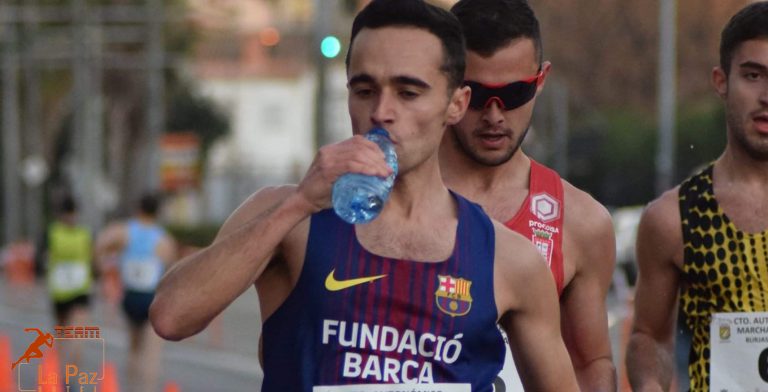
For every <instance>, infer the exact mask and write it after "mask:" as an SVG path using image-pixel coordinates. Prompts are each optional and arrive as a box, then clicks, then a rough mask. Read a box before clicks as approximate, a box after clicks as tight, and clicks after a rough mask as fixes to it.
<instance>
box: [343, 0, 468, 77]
mask: <svg viewBox="0 0 768 392" xmlns="http://www.w3.org/2000/svg"><path fill="white" fill-rule="evenodd" d="M392 26H401V27H415V28H419V29H424V30H427V31H428V32H430V33H432V34H433V35H435V36H436V37H437V38H438V39H440V42H441V43H442V46H443V64H442V66H441V67H440V70H441V71H442V72H443V73H445V74H446V75H447V76H448V88H449V89H454V88H457V87H459V86H460V85H461V83H462V82H463V80H464V68H465V64H466V63H465V60H464V56H465V55H466V49H465V43H464V42H465V41H464V35H463V34H462V32H461V25H460V24H459V21H458V20H457V19H456V17H455V16H453V15H452V14H451V13H450V12H448V11H446V10H444V9H442V8H439V7H436V6H433V5H431V4H428V3H426V2H424V1H423V0H373V1H371V2H370V3H369V4H368V5H367V6H366V7H365V8H363V10H362V11H360V13H358V14H357V16H355V20H354V22H353V23H352V34H351V36H350V38H349V49H348V50H347V57H346V65H347V69H349V60H350V55H351V53H352V44H353V43H354V42H355V37H357V34H358V33H359V32H360V30H362V29H364V28H369V29H376V28H382V27H392Z"/></svg>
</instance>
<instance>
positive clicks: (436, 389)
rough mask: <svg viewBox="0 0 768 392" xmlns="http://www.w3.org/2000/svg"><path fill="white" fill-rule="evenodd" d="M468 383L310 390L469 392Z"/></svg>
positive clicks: (338, 391)
mask: <svg viewBox="0 0 768 392" xmlns="http://www.w3.org/2000/svg"><path fill="white" fill-rule="evenodd" d="M470 387H471V385H470V384H445V383H443V384H360V385H330V386H319V387H314V388H312V392H471V391H472V389H471V388H470Z"/></svg>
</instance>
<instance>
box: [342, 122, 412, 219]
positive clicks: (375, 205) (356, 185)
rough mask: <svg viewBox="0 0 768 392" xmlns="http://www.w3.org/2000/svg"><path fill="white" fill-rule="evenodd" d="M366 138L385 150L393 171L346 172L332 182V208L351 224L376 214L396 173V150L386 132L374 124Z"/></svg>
mask: <svg viewBox="0 0 768 392" xmlns="http://www.w3.org/2000/svg"><path fill="white" fill-rule="evenodd" d="M365 138H366V139H368V140H370V141H372V142H374V143H376V144H378V145H379V148H381V151H384V155H385V157H386V160H387V164H388V165H389V167H391V168H392V174H390V175H389V176H388V177H377V176H368V175H365V174H359V173H347V174H344V175H342V176H341V177H339V178H338V179H337V180H336V182H335V183H333V191H332V192H331V202H332V203H333V209H334V211H336V215H338V216H339V217H340V218H341V219H343V220H344V221H346V222H348V223H352V224H355V223H368V222H370V221H372V220H374V219H376V217H377V216H379V213H380V212H381V209H382V208H383V207H384V203H385V202H386V201H387V198H388V197H389V192H390V191H392V186H393V185H394V184H395V176H397V153H395V147H394V146H393V145H392V141H391V140H390V139H389V133H388V132H387V131H386V130H385V129H384V128H379V127H376V128H373V129H371V130H370V131H368V133H366V134H365Z"/></svg>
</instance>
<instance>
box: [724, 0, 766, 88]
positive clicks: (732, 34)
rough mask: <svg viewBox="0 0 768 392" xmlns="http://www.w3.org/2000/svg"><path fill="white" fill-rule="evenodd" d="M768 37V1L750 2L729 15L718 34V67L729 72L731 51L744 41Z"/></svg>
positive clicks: (726, 72) (731, 58) (731, 57)
mask: <svg viewBox="0 0 768 392" xmlns="http://www.w3.org/2000/svg"><path fill="white" fill-rule="evenodd" d="M755 38H768V1H760V2H757V3H752V4H750V5H748V6H746V7H744V8H742V9H741V11H739V12H737V13H736V15H733V17H731V20H729V21H728V24H726V25H725V28H724V29H723V32H722V34H721V35H720V68H722V69H723V71H725V74H726V75H728V74H729V73H730V72H731V61H732V60H733V52H734V51H735V50H736V48H738V47H739V45H741V43H742V42H744V41H749V40H751V39H755Z"/></svg>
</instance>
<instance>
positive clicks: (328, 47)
mask: <svg viewBox="0 0 768 392" xmlns="http://www.w3.org/2000/svg"><path fill="white" fill-rule="evenodd" d="M339 52H341V42H339V39H338V38H336V37H334V36H332V35H328V36H326V37H325V38H323V40H322V41H321V42H320V53H322V54H323V57H325V58H329V59H332V58H335V57H336V56H338V55H339Z"/></svg>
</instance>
